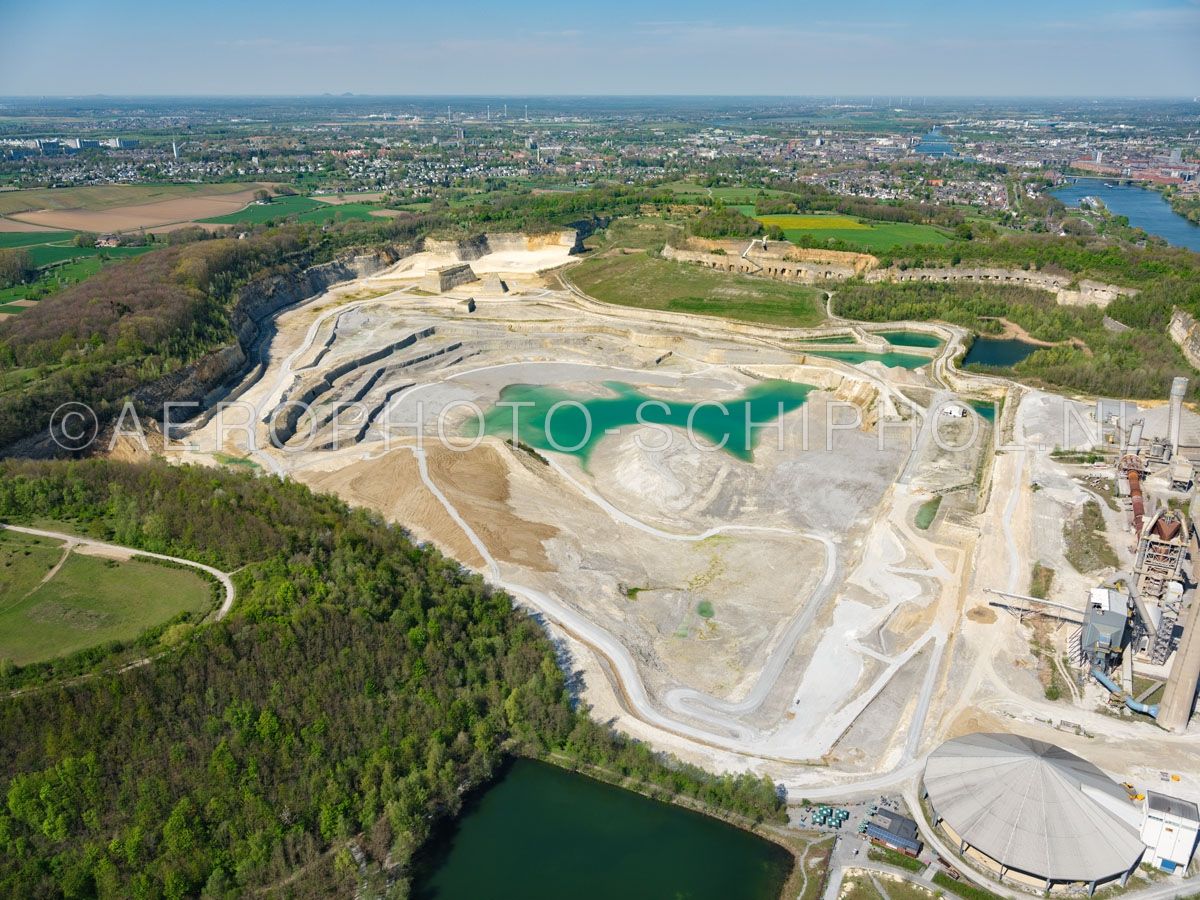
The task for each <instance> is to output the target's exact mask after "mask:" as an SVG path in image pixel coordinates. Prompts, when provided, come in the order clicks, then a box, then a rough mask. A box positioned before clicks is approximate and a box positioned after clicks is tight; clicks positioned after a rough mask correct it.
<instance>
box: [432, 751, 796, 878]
mask: <svg viewBox="0 0 1200 900" xmlns="http://www.w3.org/2000/svg"><path fill="white" fill-rule="evenodd" d="M791 866H792V856H791V854H790V853H789V852H788V851H787V850H784V849H783V848H782V847H779V846H778V845H776V844H773V843H771V842H770V841H767V840H764V839H763V838H759V837H756V836H754V835H752V834H749V833H748V832H745V831H742V830H740V829H738V828H734V827H733V826H732V825H727V824H725V823H724V822H721V821H718V820H717V819H713V818H710V817H708V816H702V815H700V814H698V813H694V812H690V811H689V810H686V809H682V808H680V807H678V806H671V805H669V804H666V803H659V802H658V801H655V800H649V799H647V798H645V797H642V796H641V795H639V794H635V793H632V792H630V791H625V790H622V789H621V788H617V787H613V786H612V785H608V784H603V783H601V782H598V781H595V780H593V779H591V778H587V777H585V776H583V775H577V774H575V773H572V772H567V771H564V770H562V769H559V768H556V767H554V766H550V765H546V764H545V763H539V762H533V761H531V760H526V759H518V760H516V761H515V762H514V763H513V764H512V765H511V766H509V767H508V769H507V770H506V771H505V772H504V774H503V776H502V777H501V778H500V780H499V781H497V782H496V783H495V784H494V785H492V786H491V787H490V788H488V789H487V790H485V791H483V792H482V793H480V794H479V795H477V796H475V797H473V798H472V799H471V800H470V801H469V803H468V804H467V807H466V808H465V809H464V810H463V814H462V815H461V816H460V817H459V818H458V820H457V821H456V822H455V823H454V824H453V825H452V826H451V827H450V828H449V829H448V830H447V831H446V832H445V833H443V834H441V835H440V836H437V837H435V838H434V842H433V844H432V846H431V847H430V849H429V851H428V852H427V853H426V855H425V857H424V858H423V859H422V861H421V864H420V865H419V866H418V874H417V877H416V879H415V882H414V891H413V897H414V898H416V900H477V898H481V897H488V898H493V900H498V898H509V897H511V898H521V900H543V898H544V900H560V898H563V897H570V898H571V900H609V898H613V897H666V898H674V897H679V898H688V900H728V898H731V897H737V898H739V900H776V898H778V897H779V894H780V891H781V890H782V888H783V885H784V882H785V881H786V880H787V877H788V875H789V874H790V872H791Z"/></svg>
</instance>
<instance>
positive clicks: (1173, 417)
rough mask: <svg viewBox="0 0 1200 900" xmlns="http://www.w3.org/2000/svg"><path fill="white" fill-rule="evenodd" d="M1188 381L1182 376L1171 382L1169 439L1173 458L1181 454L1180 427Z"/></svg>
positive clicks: (1168, 422) (1168, 421) (1168, 423)
mask: <svg viewBox="0 0 1200 900" xmlns="http://www.w3.org/2000/svg"><path fill="white" fill-rule="evenodd" d="M1187 389H1188V380H1187V379H1186V378H1183V377H1182V376H1181V377H1179V378H1175V379H1173V380H1172V381H1171V411H1170V418H1169V419H1168V420H1167V437H1168V439H1169V440H1170V441H1171V456H1172V457H1174V456H1175V454H1177V453H1178V452H1179V426H1180V423H1181V422H1182V421H1183V398H1184V396H1185V395H1186V394H1187Z"/></svg>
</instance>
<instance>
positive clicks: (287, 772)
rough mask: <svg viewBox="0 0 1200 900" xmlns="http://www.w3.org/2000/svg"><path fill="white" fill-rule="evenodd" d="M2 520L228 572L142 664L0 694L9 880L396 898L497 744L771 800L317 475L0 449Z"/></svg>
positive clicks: (743, 801)
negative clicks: (640, 740) (614, 694)
mask: <svg viewBox="0 0 1200 900" xmlns="http://www.w3.org/2000/svg"><path fill="white" fill-rule="evenodd" d="M0 517H3V518H5V519H8V520H13V519H28V518H31V517H37V518H46V517H49V518H53V519H56V520H62V521H68V522H71V523H72V525H73V527H74V528H76V529H78V530H79V531H81V532H85V533H89V534H93V535H98V536H102V537H105V538H107V539H110V540H114V541H118V542H121V543H125V544H129V545H132V546H136V547H141V548H145V549H152V550H158V551H164V552H168V553H172V554H176V555H181V556H185V557H189V558H193V559H197V560H202V561H206V562H209V563H213V564H215V565H218V566H221V567H223V568H226V569H229V570H236V572H235V576H234V577H235V582H236V585H237V589H238V600H237V604H236V606H235V608H234V612H233V614H232V615H231V616H230V617H229V618H227V619H226V620H224V621H223V622H221V623H219V624H214V625H209V626H205V627H201V628H199V629H196V630H195V631H194V632H193V633H192V634H191V635H190V637H188V638H187V639H186V640H185V641H184V642H183V643H182V644H181V645H177V646H175V647H174V648H173V649H171V650H169V651H167V652H160V653H159V654H158V655H156V657H155V659H154V660H153V661H152V662H151V663H150V664H148V665H145V666H141V667H137V668H133V669H130V670H128V671H125V672H122V673H119V674H118V673H116V672H115V671H112V670H109V669H107V668H104V667H101V669H100V670H98V672H97V673H96V674H95V675H94V676H93V677H90V678H85V679H76V680H74V681H72V682H69V683H58V684H49V685H45V686H43V687H41V688H40V689H38V690H32V691H28V690H27V691H25V692H22V693H18V694H17V695H15V696H13V695H9V696H7V697H6V699H4V700H2V701H0V797H2V798H3V805H2V806H0V850H2V852H0V894H3V895H4V896H13V897H32V896H38V897H59V896H61V897H90V896H99V897H182V896H195V895H201V896H204V897H209V898H216V897H235V896H243V895H245V894H246V893H250V892H253V891H255V890H257V889H261V888H275V889H277V890H278V892H280V893H283V894H285V895H294V896H324V895H327V894H329V893H330V892H337V893H339V894H341V895H343V896H345V895H349V894H351V893H353V892H354V890H355V888H356V887H357V886H359V885H362V884H363V883H364V882H366V883H368V884H370V885H371V887H372V888H373V889H379V890H387V891H388V892H390V893H391V894H392V895H394V896H401V897H402V896H405V895H406V894H407V893H408V882H407V877H406V873H407V871H408V869H407V867H408V864H409V862H410V860H411V859H412V857H413V854H414V852H415V851H416V850H417V849H418V848H419V847H420V845H421V843H422V841H423V840H424V839H425V838H426V837H427V835H428V834H429V833H430V829H431V827H432V826H433V825H434V823H435V822H436V821H437V820H438V819H439V817H442V816H447V815H453V814H454V813H455V812H456V811H457V810H458V808H459V807H460V804H461V802H462V797H463V794H464V792H465V791H466V790H468V789H469V788H471V787H472V786H475V785H478V784H480V783H481V782H482V781H484V780H485V779H487V778H488V777H489V775H490V774H491V773H492V772H493V771H494V769H495V767H496V766H497V764H498V762H499V761H500V759H501V757H502V754H504V753H510V752H516V753H525V754H531V755H545V754H548V753H553V754H554V756H555V757H556V758H557V759H559V760H560V761H561V760H562V759H564V758H565V759H568V760H573V761H574V762H575V763H577V764H580V765H583V764H589V765H595V766H599V767H602V768H603V769H604V770H606V771H608V772H611V773H614V774H615V775H617V776H627V777H633V778H636V779H638V780H639V781H641V782H643V783H644V784H646V785H648V786H649V787H650V788H651V790H652V792H654V793H657V794H659V795H662V796H670V795H675V794H683V795H687V796H690V797H693V798H696V799H699V800H701V801H702V802H705V803H708V804H711V805H713V806H715V807H719V808H721V809H725V810H728V811H731V812H734V813H737V814H739V815H744V816H748V817H750V818H752V819H756V820H763V819H772V820H779V819H780V818H781V817H782V816H783V806H782V801H781V800H780V799H779V797H778V795H777V792H776V790H775V787H774V785H772V784H771V783H770V781H768V780H765V779H759V778H755V777H752V776H740V777H733V776H712V775H709V774H706V773H704V772H702V771H700V770H698V769H695V768H693V767H690V766H684V765H680V764H678V763H676V762H674V761H672V760H670V759H668V758H664V757H662V756H659V755H656V754H654V753H652V752H650V751H649V750H648V749H647V748H645V747H643V746H641V745H639V744H636V743H633V742H630V741H624V740H620V739H617V738H615V737H614V736H613V735H612V734H611V733H610V732H609V731H608V730H607V729H606V728H604V727H603V726H601V725H599V724H597V723H594V722H592V721H591V720H590V719H588V717H587V715H586V712H585V711H581V710H577V709H574V708H573V707H572V703H571V698H570V694H569V692H568V690H567V688H566V682H565V680H564V676H563V673H562V671H561V669H560V666H559V664H558V662H557V661H558V659H559V653H558V652H557V651H556V648H555V647H554V646H552V644H551V643H550V641H549V640H548V639H547V637H546V634H545V633H544V632H543V630H542V629H541V627H540V626H538V625H537V624H536V623H535V622H534V621H532V620H531V619H530V618H528V617H527V616H525V615H524V614H522V613H520V612H518V611H516V610H515V609H514V608H513V606H512V603H511V601H510V598H509V597H508V596H507V595H505V594H503V593H500V592H496V591H492V590H490V589H489V588H488V587H487V586H486V585H485V584H484V583H483V582H482V580H481V579H480V578H478V577H477V576H475V575H472V574H469V573H467V572H465V571H463V570H462V569H461V568H460V567H459V566H458V565H456V564H455V563H453V562H452V561H450V560H447V559H445V558H443V557H441V556H440V555H439V554H438V553H437V552H436V551H435V550H432V549H429V548H428V547H420V548H419V547H417V546H415V545H414V544H413V543H412V542H411V541H410V540H409V538H408V537H407V535H406V534H405V533H404V532H403V531H402V530H401V529H399V528H396V527H393V526H389V525H386V524H384V523H383V522H381V521H380V520H379V519H378V518H376V517H374V516H372V515H369V514H367V513H365V512H363V511H355V510H350V509H348V508H347V507H346V506H345V505H343V504H342V503H341V502H340V501H338V500H336V499H334V498H332V497H328V496H318V495H313V494H312V493H310V492H309V491H308V490H307V489H305V488H303V487H300V486H298V485H296V484H294V483H290V482H285V481H281V480H279V479H275V478H269V477H257V478H256V477H253V476H250V475H246V474H239V473H233V472H226V471H216V470H211V469H205V468H198V467H188V466H168V465H166V464H160V463H155V464H146V465H140V466H134V465H127V464H120V463H113V462H107V461H100V460H92V461H85V462H42V463H35V462H29V461H24V462H17V461H10V462H6V463H3V464H0ZM19 676H20V671H19V670H18V671H17V672H15V673H14V672H11V671H9V672H0V679H3V678H12V679H19ZM0 687H3V688H4V689H5V690H6V691H7V690H9V689H10V688H9V687H8V685H7V684H5V682H4V681H2V680H0ZM351 845H353V846H354V852H357V853H359V854H362V855H363V859H362V861H361V863H360V862H359V861H358V860H356V859H355V856H354V853H352V851H351Z"/></svg>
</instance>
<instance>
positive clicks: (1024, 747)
mask: <svg viewBox="0 0 1200 900" xmlns="http://www.w3.org/2000/svg"><path fill="white" fill-rule="evenodd" d="M925 790H926V791H927V792H928V794H929V799H930V802H931V803H932V804H933V808H934V809H935V810H936V811H937V814H938V815H939V816H940V817H941V818H942V819H944V820H945V821H946V823H947V824H948V825H949V826H950V827H951V828H953V829H954V831H955V832H956V833H957V834H958V835H959V836H960V837H961V838H962V839H963V840H965V841H966V842H967V843H968V844H970V845H971V846H973V847H975V848H976V849H977V850H980V851H982V852H983V853H986V854H987V855H988V856H990V857H991V858H992V859H994V860H996V861H997V862H999V863H1001V864H1003V865H1005V866H1007V867H1009V868H1013V869H1017V870H1019V871H1021V872H1026V873H1028V874H1030V875H1035V876H1038V877H1041V878H1048V879H1050V880H1052V881H1083V882H1092V881H1102V880H1105V879H1108V878H1111V877H1113V876H1116V875H1120V874H1122V873H1123V872H1125V871H1128V870H1129V869H1130V868H1132V867H1133V866H1134V864H1135V863H1137V861H1138V859H1139V858H1140V857H1141V855H1142V851H1143V850H1144V849H1145V848H1144V845H1143V844H1142V841H1141V837H1140V834H1139V830H1138V826H1139V824H1140V821H1141V810H1140V809H1138V808H1137V807H1135V806H1134V805H1133V804H1132V803H1130V802H1129V799H1128V795H1127V794H1126V792H1125V790H1124V789H1123V788H1122V787H1121V786H1120V785H1118V784H1116V783H1114V782H1113V781H1112V780H1111V779H1110V778H1108V776H1106V775H1105V774H1104V773H1103V772H1101V771H1100V770H1099V769H1098V768H1096V767H1095V766H1094V765H1092V764H1091V763H1089V762H1088V761H1087V760H1084V759H1081V758H1080V757H1078V756H1076V755H1075V754H1073V753H1069V752H1068V751H1066V750H1063V749H1062V748H1061V747H1056V746H1054V745H1053V744H1048V743H1045V742H1044V741H1036V740H1032V739H1030V738H1025V737H1021V736H1019V735H1013V734H971V735H966V736H964V737H961V738H955V739H954V740H950V741H947V742H946V743H944V744H942V745H941V746H940V747H938V748H937V749H936V750H934V751H933V753H932V754H930V756H929V761H928V763H927V764H926V767H925Z"/></svg>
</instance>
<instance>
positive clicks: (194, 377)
mask: <svg viewBox="0 0 1200 900" xmlns="http://www.w3.org/2000/svg"><path fill="white" fill-rule="evenodd" d="M412 252H413V250H412V248H395V247H387V248H381V249H378V250H373V251H370V252H367V253H359V254H347V255H346V256H342V257H338V258H337V259H333V260H330V261H329V262H327V263H321V264H320V265H315V266H308V267H306V268H297V269H296V270H294V271H291V272H286V273H283V274H276V275H269V276H267V277H264V278H259V279H256V280H254V281H252V282H250V283H249V284H247V285H246V286H245V287H243V288H242V289H241V290H240V291H239V292H238V295H237V299H236V300H235V301H234V303H233V305H232V307H231V310H230V314H229V320H230V326H231V327H232V329H233V333H234V340H233V341H231V342H230V343H229V344H226V345H225V346H223V347H219V348H217V349H215V350H211V351H209V352H208V353H206V354H204V355H203V356H201V357H200V358H199V359H197V360H195V361H194V362H192V363H190V364H188V365H186V366H183V367H182V368H180V369H178V370H177V371H175V372H172V373H170V374H169V375H165V376H163V377H162V378H159V379H158V380H156V381H154V382H152V383H150V384H147V385H145V386H143V387H141V388H140V389H138V391H137V392H136V393H135V394H134V398H133V399H134V401H135V402H136V403H137V404H138V405H139V406H140V407H142V408H143V409H145V410H146V411H147V412H148V413H149V414H150V415H152V416H154V417H155V418H158V417H160V416H161V415H162V414H163V405H164V404H166V403H182V404H196V405H195V406H187V407H184V408H180V409H177V410H175V411H173V414H172V416H171V419H172V421H173V422H175V423H178V422H181V421H185V420H187V419H189V418H192V417H194V416H197V415H201V414H202V413H203V412H204V411H205V410H208V409H210V408H211V407H212V406H213V404H215V403H216V402H217V401H218V400H222V399H231V398H232V397H233V396H234V395H233V393H232V392H231V390H230V385H231V382H233V381H234V380H235V379H240V378H242V377H244V376H245V375H247V374H249V372H250V371H252V370H253V369H254V367H255V366H257V365H262V364H263V363H264V362H265V360H264V359H263V351H264V350H265V345H266V343H267V339H268V338H269V336H270V333H271V329H270V327H269V324H268V322H269V319H270V318H271V316H272V315H274V314H275V313H276V312H278V311H279V310H281V309H283V308H284V307H286V306H292V305H294V304H296V303H301V302H303V301H305V300H308V299H310V298H312V297H315V296H317V295H318V294H320V293H322V292H323V291H326V290H328V289H329V288H330V287H332V286H333V285H335V284H339V283H340V282H343V281H350V280H352V279H355V278H361V277H363V276H364V275H371V274H374V273H375V272H378V271H380V270H381V269H384V268H385V267H387V266H389V265H391V264H392V263H394V262H396V261H397V260H398V259H401V258H403V257H404V256H407V255H408V254H410V253H412Z"/></svg>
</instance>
